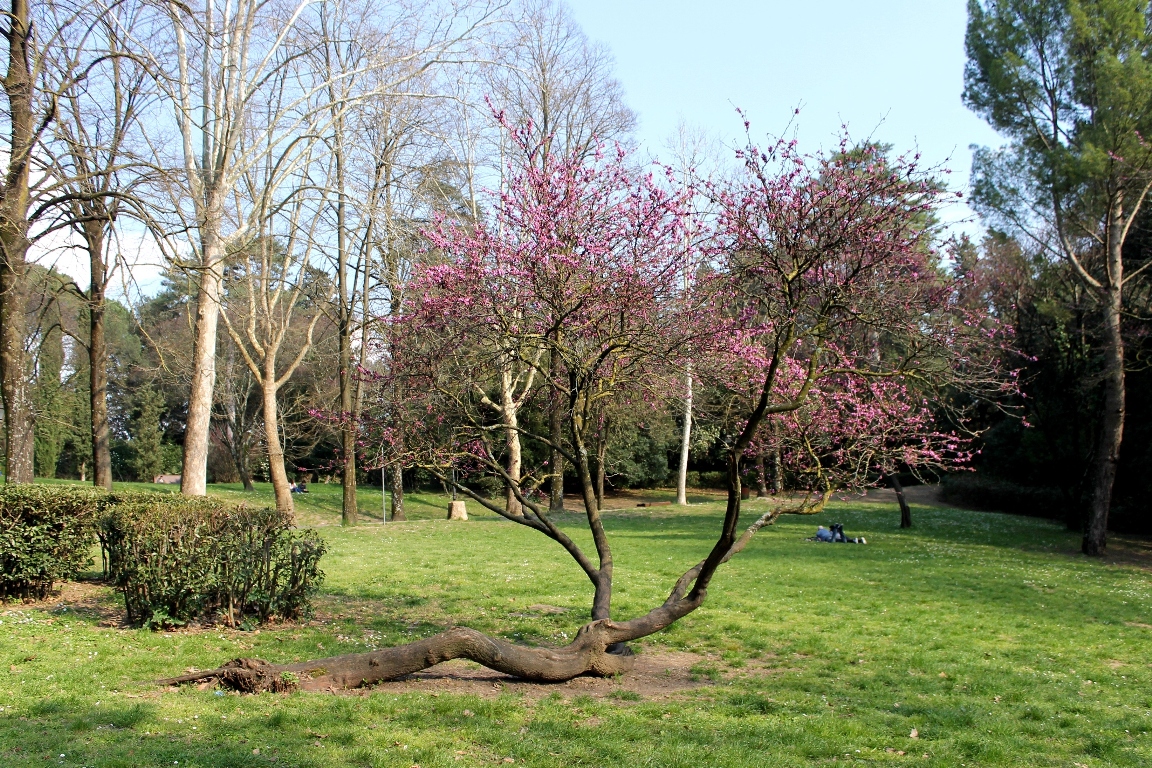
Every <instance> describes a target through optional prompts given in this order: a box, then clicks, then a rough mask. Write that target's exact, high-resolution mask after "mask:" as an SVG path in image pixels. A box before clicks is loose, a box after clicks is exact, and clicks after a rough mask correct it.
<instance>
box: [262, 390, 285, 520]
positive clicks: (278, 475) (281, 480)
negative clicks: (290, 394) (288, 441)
mask: <svg viewBox="0 0 1152 768" xmlns="http://www.w3.org/2000/svg"><path fill="white" fill-rule="evenodd" d="M271 378H272V377H271V376H269V375H267V374H266V375H265V378H264V382H265V383H264V386H263V388H262V389H261V395H262V396H263V400H264V439H265V440H266V441H267V443H268V474H269V475H271V479H272V490H273V492H274V493H275V494H276V509H278V510H280V511H281V512H289V513H290V512H292V489H291V488H289V487H288V473H287V471H286V470H285V469H284V447H283V446H282V445H281V444H280V430H279V429H278V428H277V426H278V425H279V423H280V418H279V415H278V414H277V412H276V385H275V384H274V383H272V381H271Z"/></svg>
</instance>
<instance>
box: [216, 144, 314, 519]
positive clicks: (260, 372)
mask: <svg viewBox="0 0 1152 768" xmlns="http://www.w3.org/2000/svg"><path fill="white" fill-rule="evenodd" d="M269 160H270V158H269ZM310 161H311V158H303V159H301V160H300V161H299V164H300V165H302V166H307V165H308V164H309V163H310ZM306 178H307V177H306V175H305V172H304V171H302V172H301V173H300V175H299V176H298V177H292V178H290V179H288V183H287V184H285V187H287V189H288V190H289V192H288V194H289V199H288V200H285V201H279V200H276V199H275V198H274V197H273V195H272V190H273V189H274V187H273V184H274V180H275V171H274V170H273V169H272V168H271V167H270V165H265V166H263V167H262V168H256V169H252V170H251V171H250V172H249V173H247V174H245V178H244V191H245V192H246V193H247V194H248V195H250V196H252V197H253V198H255V199H256V200H258V203H257V205H256V209H257V210H259V211H261V212H262V214H263V215H261V216H260V217H259V219H258V221H259V224H258V226H259V230H258V232H257V235H256V237H255V238H254V239H253V240H251V241H250V242H249V243H247V244H245V246H244V247H243V248H242V249H241V251H240V252H239V256H240V258H239V259H235V260H233V259H231V258H230V259H229V262H230V265H229V267H228V271H229V276H230V277H231V279H232V280H233V281H234V282H233V287H232V290H231V291H229V295H228V296H227V298H225V300H224V304H223V306H222V307H221V317H222V318H223V320H224V324H225V326H226V328H227V329H228V335H229V336H230V337H231V338H232V342H233V343H234V344H235V345H236V348H237V349H238V350H239V352H240V356H241V358H242V359H243V360H244V362H245V364H247V366H248V370H249V371H250V372H251V374H252V377H253V378H254V379H255V380H256V384H257V385H258V386H259V388H260V397H261V403H262V406H263V407H262V420H263V423H264V442H265V445H266V446H267V449H268V472H269V475H270V477H271V480H272V488H273V491H274V492H275V495H276V507H277V509H280V510H284V511H288V512H290V511H292V506H293V505H292V493H291V489H290V487H289V484H288V474H287V470H286V468H285V466H284V446H283V443H282V441H281V439H280V417H279V415H278V410H277V393H278V392H279V391H280V389H281V387H283V386H284V384H286V383H287V382H288V380H289V379H290V378H292V374H293V373H295V372H296V369H297V368H299V367H300V363H302V362H303V360H304V357H305V355H307V354H308V351H309V350H310V349H311V348H312V339H313V333H314V332H315V329H316V324H317V322H319V320H320V318H321V316H322V311H321V306H322V305H323V303H324V302H325V301H326V300H327V299H328V297H327V296H317V295H312V296H308V295H307V294H306V293H305V288H306V286H307V285H312V286H314V284H309V283H308V280H307V278H308V277H309V276H310V275H309V266H310V265H311V262H312V259H313V256H314V254H315V249H316V243H317V237H316V229H317V226H318V223H319V217H318V216H317V215H316V214H317V208H318V207H319V205H322V201H318V200H316V199H315V197H316V196H315V195H309V194H308V191H309V189H310V187H309V185H307V184H306V183H305V179H306ZM298 312H311V317H310V318H309V319H308V320H307V321H306V326H305V328H304V329H303V331H302V334H299V335H302V337H303V338H301V339H291V338H290V336H292V335H294V334H293V331H294V330H295V328H294V324H293V319H294V317H296V314H297V313H298ZM233 318H235V319H233ZM292 341H295V342H296V344H295V346H296V351H295V354H294V355H293V356H292V357H291V359H290V360H289V361H288V362H287V363H286V364H281V362H280V353H281V351H282V350H283V349H284V348H285V346H286V345H287V344H289V343H290V342H292Z"/></svg>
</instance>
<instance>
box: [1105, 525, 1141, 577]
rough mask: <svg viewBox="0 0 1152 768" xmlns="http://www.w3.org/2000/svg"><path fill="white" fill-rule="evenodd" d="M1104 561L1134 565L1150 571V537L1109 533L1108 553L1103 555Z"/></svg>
mask: <svg viewBox="0 0 1152 768" xmlns="http://www.w3.org/2000/svg"><path fill="white" fill-rule="evenodd" d="M1104 562H1106V563H1112V564H1113V565H1134V566H1136V567H1137V568H1140V569H1141V570H1144V571H1152V539H1145V538H1136V537H1134V536H1117V535H1116V534H1114V533H1113V534H1109V536H1108V553H1107V554H1106V555H1104Z"/></svg>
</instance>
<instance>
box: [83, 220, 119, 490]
mask: <svg viewBox="0 0 1152 768" xmlns="http://www.w3.org/2000/svg"><path fill="white" fill-rule="evenodd" d="M84 240H85V242H86V245H87V248H88V257H89V264H90V267H91V269H90V275H89V283H88V375H89V395H90V407H91V415H92V484H93V485H94V486H96V487H97V488H104V489H106V490H109V491H110V490H112V448H111V443H110V427H109V424H108V342H107V339H106V338H105V333H104V314H105V312H106V311H107V305H106V300H105V296H104V291H105V286H106V283H107V280H108V275H107V265H106V264H105V263H104V222H101V221H90V222H85V224H84Z"/></svg>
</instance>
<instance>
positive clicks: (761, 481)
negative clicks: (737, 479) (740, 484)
mask: <svg viewBox="0 0 1152 768" xmlns="http://www.w3.org/2000/svg"><path fill="white" fill-rule="evenodd" d="M756 495H757V496H759V497H760V498H764V497H765V496H767V495H768V470H767V468H766V467H765V466H764V449H763V448H761V449H760V450H758V451H757V452H756Z"/></svg>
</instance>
